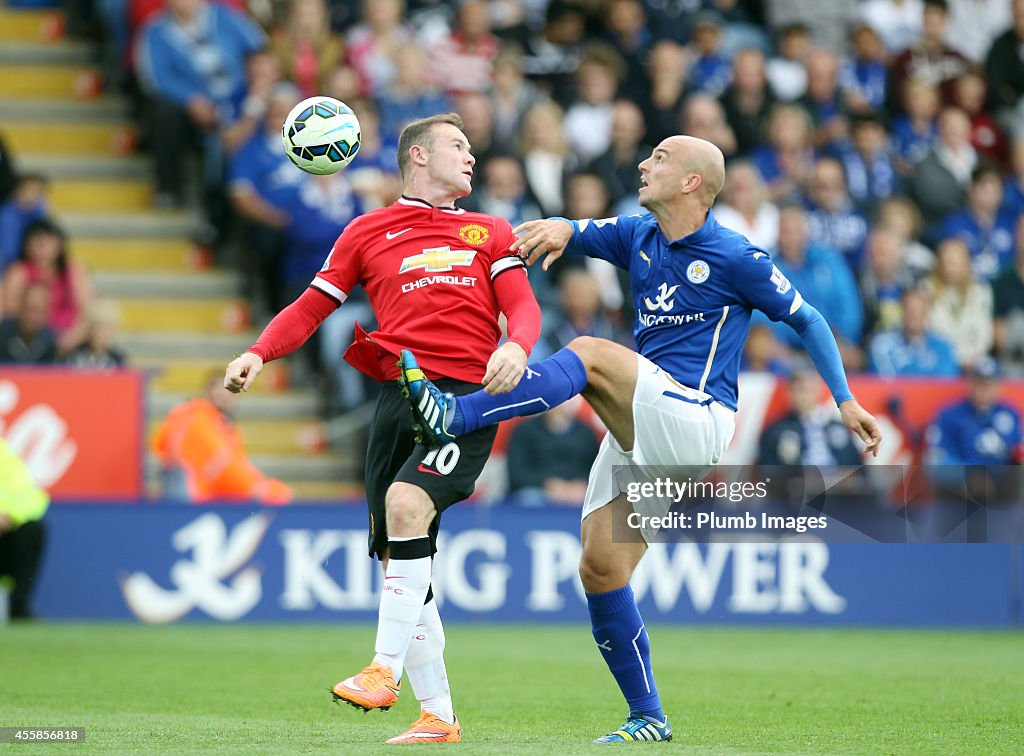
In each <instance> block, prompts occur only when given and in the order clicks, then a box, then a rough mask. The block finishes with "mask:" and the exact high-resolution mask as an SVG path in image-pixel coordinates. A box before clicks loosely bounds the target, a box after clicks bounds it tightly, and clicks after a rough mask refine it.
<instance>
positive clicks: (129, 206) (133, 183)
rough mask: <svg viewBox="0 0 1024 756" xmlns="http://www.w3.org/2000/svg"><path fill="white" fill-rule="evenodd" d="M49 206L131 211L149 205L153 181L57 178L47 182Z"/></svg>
mask: <svg viewBox="0 0 1024 756" xmlns="http://www.w3.org/2000/svg"><path fill="white" fill-rule="evenodd" d="M50 206H51V207H52V208H53V210H54V212H56V213H58V214H60V213H92V212H110V211H111V210H117V211H118V212H125V213H132V212H138V211H145V210H149V209H150V208H151V207H152V206H153V185H152V183H151V182H149V181H145V180H143V179H103V180H96V179H92V180H90V179H63V178H62V179H57V180H55V181H52V182H51V183H50Z"/></svg>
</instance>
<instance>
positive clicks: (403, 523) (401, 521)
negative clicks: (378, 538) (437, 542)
mask: <svg viewBox="0 0 1024 756" xmlns="http://www.w3.org/2000/svg"><path fill="white" fill-rule="evenodd" d="M384 507H385V509H386V510H387V520H388V534H389V535H392V536H397V537H400V538H403V537H404V538H409V537H416V536H423V535H426V534H427V529H428V528H429V527H430V522H431V520H433V519H434V514H435V512H434V503H433V502H432V501H431V500H430V497H429V496H428V495H427V494H426V492H425V491H423V490H422V489H420V488H417V487H416V486H411V485H407V484H400V483H396V484H394V485H392V486H391V488H389V489H388V493H387V497H386V498H385V499H384Z"/></svg>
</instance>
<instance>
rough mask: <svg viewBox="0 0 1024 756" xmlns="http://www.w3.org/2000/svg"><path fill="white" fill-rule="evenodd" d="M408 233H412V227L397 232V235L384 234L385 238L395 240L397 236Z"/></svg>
mask: <svg viewBox="0 0 1024 756" xmlns="http://www.w3.org/2000/svg"><path fill="white" fill-rule="evenodd" d="M406 231H412V227H409V228H403V229H402V230H401V231H396V232H395V233H391V232H390V231H388V232H387V233H386V234H384V236H386V237H388V238H389V239H394V238H395V237H396V236H401V235H402V234H404V233H405V232H406Z"/></svg>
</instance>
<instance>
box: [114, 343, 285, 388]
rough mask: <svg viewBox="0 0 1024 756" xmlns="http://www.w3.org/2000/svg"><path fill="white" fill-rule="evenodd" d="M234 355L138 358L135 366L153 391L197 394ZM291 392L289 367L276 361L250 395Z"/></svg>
mask: <svg viewBox="0 0 1024 756" xmlns="http://www.w3.org/2000/svg"><path fill="white" fill-rule="evenodd" d="M234 356H235V353H234V352H231V353H227V354H223V355H221V356H220V357H215V358H212V359H205V360H199V359H173V360H170V359H154V358H152V357H138V358H136V359H133V360H132V365H133V366H134V367H136V368H139V369H141V370H145V371H146V372H147V374H148V375H149V376H150V378H149V387H150V389H151V390H152V391H160V392H171V393H178V394H190V393H192V394H196V393H199V392H200V391H202V390H203V387H204V386H205V385H206V379H207V376H209V375H211V374H215V375H220V374H223V373H224V368H225V367H227V364H228V362H230V361H231V359H232V358H234ZM287 388H288V367H287V365H286V363H284V362H280V361H275V362H270V363H268V364H267V365H266V366H265V367H264V368H263V371H262V372H261V373H260V377H259V380H258V381H256V383H254V384H253V387H252V389H251V390H250V391H249V392H247V393H246V396H247V397H248V396H249V395H250V394H276V393H280V392H282V391H284V390H286V389H287Z"/></svg>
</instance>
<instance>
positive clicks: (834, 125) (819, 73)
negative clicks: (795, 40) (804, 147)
mask: <svg viewBox="0 0 1024 756" xmlns="http://www.w3.org/2000/svg"><path fill="white" fill-rule="evenodd" d="M799 103H800V105H802V106H803V107H804V109H805V110H807V112H808V113H810V114H811V119H812V120H813V121H814V127H815V133H814V144H815V146H816V147H817V148H818V149H825V148H827V147H829V146H831V145H833V144H835V143H836V142H837V141H840V140H841V139H843V138H845V137H846V135H847V123H846V115H845V113H844V112H843V107H842V104H841V103H840V100H839V60H838V59H837V58H836V56H835V55H834V54H833V53H832V52H830V51H829V50H823V49H820V48H819V49H815V50H812V51H811V53H810V55H808V56H807V93H806V94H805V95H804V96H803V97H802V98H800V100H799Z"/></svg>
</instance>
